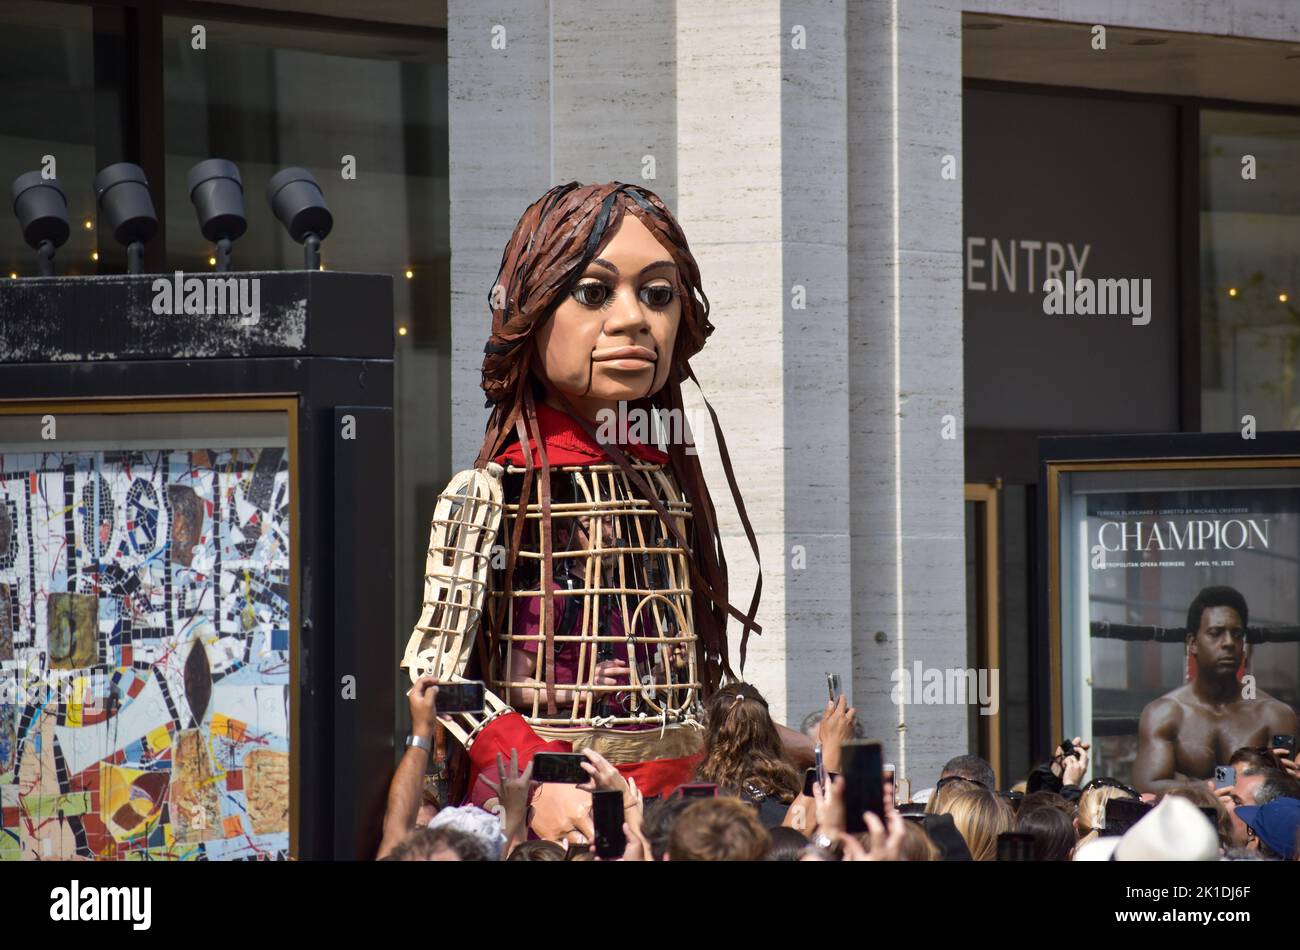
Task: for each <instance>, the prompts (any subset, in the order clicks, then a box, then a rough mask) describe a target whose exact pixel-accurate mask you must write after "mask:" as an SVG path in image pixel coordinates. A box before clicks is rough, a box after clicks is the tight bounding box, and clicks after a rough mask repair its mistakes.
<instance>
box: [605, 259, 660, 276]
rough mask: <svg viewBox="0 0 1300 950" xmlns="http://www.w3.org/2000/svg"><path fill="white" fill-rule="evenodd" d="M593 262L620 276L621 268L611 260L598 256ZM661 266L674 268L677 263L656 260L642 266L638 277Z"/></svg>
mask: <svg viewBox="0 0 1300 950" xmlns="http://www.w3.org/2000/svg"><path fill="white" fill-rule="evenodd" d="M592 263H593V264H598V265H600V266H601V267H603V268H605V270H607V271H609V272H610V273H611V274H613V275H614V276H615V277H618V276H619V270H618V268H617V267H615V266H614V265H613V264H611V263H610V262H609V261H607V260H605V259H604V258H603V257H598V258H596V259H595V260H593V261H592ZM660 267H672V268H676V267H677V265H676V264H674V263H673V262H672V261H666V260H665V261H655V262H654V263H653V264H647V265H646V266H645V267H643V268H641V270H640V271H638V272H637V276H638V277H642V276H644V275H645V274H646V273H648V272H649V271H652V270H655V269H656V268H660Z"/></svg>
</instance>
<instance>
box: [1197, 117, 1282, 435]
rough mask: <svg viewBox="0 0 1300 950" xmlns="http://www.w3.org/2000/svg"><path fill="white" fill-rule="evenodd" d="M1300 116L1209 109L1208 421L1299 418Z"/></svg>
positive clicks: (1205, 203)
mask: <svg viewBox="0 0 1300 950" xmlns="http://www.w3.org/2000/svg"><path fill="white" fill-rule="evenodd" d="M1298 248H1300V116H1293V115H1271V114H1258V113H1251V112H1217V111H1211V110H1205V111H1202V112H1201V428H1202V429H1203V430H1205V431H1207V432H1214V431H1227V430H1232V429H1239V428H1241V426H1242V424H1243V423H1242V421H1241V420H1242V416H1244V415H1252V416H1254V417H1255V423H1256V426H1257V428H1258V429H1261V430H1264V429H1296V428H1300V380H1297V378H1296V371H1297V368H1298V365H1297V364H1298V362H1300V296H1298V295H1300V252H1298V251H1297V249H1298Z"/></svg>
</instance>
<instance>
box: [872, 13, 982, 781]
mask: <svg viewBox="0 0 1300 950" xmlns="http://www.w3.org/2000/svg"><path fill="white" fill-rule="evenodd" d="M847 25H848V29H847V36H848V89H849V102H848V130H849V131H848V136H849V143H848V154H849V176H848V189H849V226H848V233H849V310H850V333H849V343H850V350H849V403H850V412H849V431H850V447H851V459H852V463H851V465H852V486H853V491H854V498H853V504H852V518H851V524H852V571H853V598H854V599H853V631H854V635H853V657H854V681H853V682H854V694H853V695H854V699H855V701H856V704H857V706H858V708H859V710H860V715H861V716H862V717H863V719H864V720H865V721H866V722H867V723H868V724H869V726H870V728H871V731H872V732H873V733H875V734H881V735H882V736H883V737H884V738H885V739H886V749H887V752H886V756H887V758H889V759H891V760H892V761H894V762H895V764H896V765H897V766H898V768H899V769H900V771H901V772H902V774H903V775H904V777H906V778H908V779H910V780H911V782H912V785H913V788H914V789H918V788H921V787H924V786H927V785H930V784H932V783H933V782H934V781H935V779H937V778H938V772H939V768H940V767H941V766H942V764H943V762H944V761H945V760H946V759H947V758H949V757H951V756H953V755H955V754H957V753H959V752H962V751H964V750H965V748H966V742H967V726H966V716H967V709H966V706H964V705H960V706H958V705H936V706H922V705H904V704H902V703H901V702H896V701H894V700H893V698H891V695H890V694H891V688H892V687H893V685H895V684H894V683H893V682H892V681H891V674H892V673H893V672H894V671H895V670H896V669H899V668H903V669H906V670H908V671H911V670H912V669H913V664H914V663H915V662H917V661H919V662H920V663H921V664H922V665H923V666H924V667H925V668H927V669H930V668H941V669H942V668H965V667H966V666H967V659H966V635H965V630H966V626H965V625H966V610H965V607H966V604H965V584H964V579H965V552H964V545H963V532H964V525H963V510H964V491H963V481H964V463H963V448H962V438H961V433H962V348H961V347H962V344H961V341H962V333H961V319H962V299H961V181H960V176H958V178H957V180H952V181H946V180H944V179H943V178H942V176H941V169H942V162H943V157H944V156H945V155H952V156H954V159H955V161H956V163H957V166H956V167H957V168H958V169H960V167H961V4H960V3H959V2H958V0H907V2H902V0H862V2H859V3H851V4H849V7H848V24H847ZM946 415H951V416H953V418H954V422H955V433H956V438H955V439H952V440H946V439H943V438H942V437H941V429H942V427H943V417H944V416H946ZM900 698H901V697H900Z"/></svg>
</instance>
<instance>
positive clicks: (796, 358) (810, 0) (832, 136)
mask: <svg viewBox="0 0 1300 950" xmlns="http://www.w3.org/2000/svg"><path fill="white" fill-rule="evenodd" d="M850 5H851V4H846V3H845V2H843V0H784V2H783V3H782V4H781V8H782V9H781V21H782V24H781V26H782V29H781V35H780V36H779V37H777V38H776V41H777V43H778V44H779V47H780V51H781V165H782V174H781V211H782V222H781V225H782V227H781V237H782V262H781V264H782V270H783V279H782V282H781V293H782V295H783V296H782V313H783V315H784V317H783V323H784V340H783V344H784V345H783V352H782V364H783V365H782V373H783V377H784V378H783V380H782V386H781V392H780V395H781V397H782V401H783V406H782V414H783V417H784V418H783V425H782V440H781V441H782V444H783V445H784V447H785V449H784V455H785V485H784V487H783V495H784V501H785V519H784V520H785V524H784V535H785V539H786V548H785V561H784V567H785V611H784V613H785V616H784V618H783V619H784V626H785V630H784V641H785V644H784V651H785V684H786V688H787V691H788V703H787V707H788V708H787V713H788V716H789V719H790V722H791V723H792V724H794V725H795V726H796V727H797V725H798V723H799V721H800V720H802V719H803V717H804V716H806V715H807V714H808V713H810V712H813V711H815V710H817V709H820V708H822V706H823V705H824V704H825V702H826V678H825V674H826V673H827V672H833V673H838V674H840V677H841V679H842V681H843V685H844V689H845V691H846V692H847V693H848V695H849V696H853V695H854V693H853V629H854V628H853V614H852V591H853V586H852V578H851V577H850V571H849V568H850V565H851V563H852V558H851V555H850V550H849V547H850V545H849V541H850V537H849V528H850V519H851V511H850V505H849V498H850V493H851V491H852V487H853V479H852V474H853V473H852V470H851V467H850V461H849V444H850V443H849V345H848V344H849V291H848V276H849V258H848V214H849V205H848V174H849V172H848V169H849V163H848V142H847V134H848V127H847V108H848V99H849V94H850V93H849V90H848V89H847V88H846V82H845V80H846V70H847V62H846V55H847V49H846V46H845V30H844V26H845V16H846V7H847V6H850ZM864 725H865V726H866V727H867V728H868V731H869V732H870V733H871V734H873V735H874V734H876V732H877V731H878V730H877V729H876V728H875V724H874V723H865V724H864Z"/></svg>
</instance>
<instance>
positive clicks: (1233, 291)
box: [1228, 287, 1237, 297]
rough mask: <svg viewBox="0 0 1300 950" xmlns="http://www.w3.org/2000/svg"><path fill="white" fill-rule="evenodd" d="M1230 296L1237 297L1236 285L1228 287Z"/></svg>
mask: <svg viewBox="0 0 1300 950" xmlns="http://www.w3.org/2000/svg"><path fill="white" fill-rule="evenodd" d="M1228 296H1229V297H1235V296H1237V288H1236V287H1229V288H1228Z"/></svg>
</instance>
